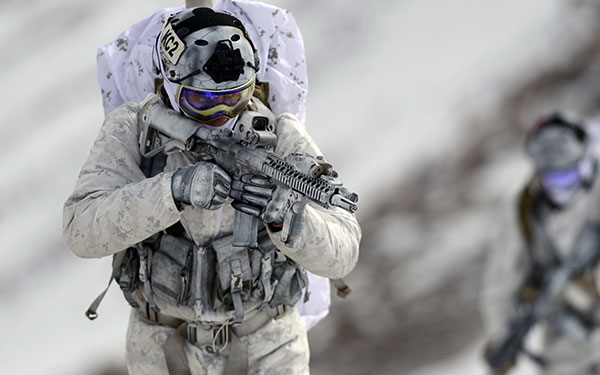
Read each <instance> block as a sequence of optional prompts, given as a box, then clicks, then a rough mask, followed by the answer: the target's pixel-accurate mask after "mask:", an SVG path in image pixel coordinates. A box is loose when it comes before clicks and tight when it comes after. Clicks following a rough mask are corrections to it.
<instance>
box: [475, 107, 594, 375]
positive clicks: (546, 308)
mask: <svg viewBox="0 0 600 375" xmlns="http://www.w3.org/2000/svg"><path fill="white" fill-rule="evenodd" d="M526 149H527V153H528V155H529V156H530V157H531V159H532V161H533V163H534V168H535V171H534V174H533V177H532V178H531V180H530V181H529V182H528V184H527V185H526V186H525V188H524V189H523V190H522V191H521V193H520V196H519V199H518V200H517V202H518V205H517V206H516V207H515V208H516V210H515V209H514V208H513V211H512V212H511V214H510V218H508V220H507V221H506V223H507V224H508V225H507V226H506V227H505V228H503V232H502V236H501V238H499V239H498V241H497V242H496V243H495V245H494V246H498V249H496V250H495V251H494V253H493V254H492V259H491V261H490V262H489V264H488V267H489V270H488V272H486V273H485V276H484V278H485V280H484V286H485V289H484V294H483V298H482V302H483V306H482V312H483V317H484V321H485V323H486V330H487V334H488V343H487V346H486V351H485V357H486V360H487V361H488V364H490V366H491V368H492V370H493V373H495V374H502V373H505V372H508V371H509V369H510V368H511V367H512V366H513V365H514V364H515V363H516V361H517V359H518V356H519V354H525V355H527V356H529V357H530V358H531V359H533V360H534V361H535V362H537V363H538V364H539V365H541V368H542V369H543V373H545V374H582V375H584V374H598V373H600V372H599V371H600V366H599V365H600V341H599V340H600V335H599V334H598V330H597V329H595V326H596V320H597V316H598V312H599V311H600V309H599V305H598V302H599V298H598V291H597V281H598V277H597V262H598V257H599V253H600V250H599V249H600V240H599V238H600V234H599V230H598V228H599V225H598V223H599V219H600V210H599V208H600V202H599V200H600V185H599V184H598V182H597V181H596V180H597V155H598V150H597V146H596V145H595V143H594V142H593V140H592V139H591V136H590V135H589V133H588V131H587V130H586V128H584V127H583V125H582V124H581V123H580V122H578V121H577V120H575V119H571V118H568V117H567V116H565V115H561V114H554V115H551V116H548V117H546V118H544V119H542V120H541V121H540V123H539V124H538V125H537V126H536V127H535V128H533V129H532V130H531V132H530V134H529V135H528V138H527V142H526ZM537 323H542V325H540V326H539V327H543V329H542V332H543V340H542V341H543V348H542V352H541V353H532V352H531V351H530V350H528V348H527V347H526V345H525V343H526V338H527V335H528V333H529V332H530V330H531V328H532V327H533V326H534V325H536V324H537Z"/></svg>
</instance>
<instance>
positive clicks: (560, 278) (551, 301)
mask: <svg viewBox="0 0 600 375" xmlns="http://www.w3.org/2000/svg"><path fill="white" fill-rule="evenodd" d="M599 260H600V225H599V224H588V225H586V226H585V227H584V228H583V230H582V231H581V232H580V233H579V236H578V238H577V241H576V242H575V248H574V252H573V253H572V255H571V256H570V257H569V258H567V259H566V260H565V261H563V262H562V263H560V264H559V265H557V266H556V267H555V268H554V269H552V270H551V271H549V272H548V273H547V275H546V277H544V279H543V282H542V284H541V287H540V289H539V291H538V293H537V296H536V298H535V299H534V300H533V301H531V302H529V303H527V304H523V305H521V306H520V307H519V309H518V314H517V316H516V318H515V319H513V320H512V321H511V322H510V324H509V327H508V328H509V329H508V331H507V333H506V334H505V335H504V336H503V337H502V339H501V340H499V341H497V342H496V343H495V344H494V345H491V346H490V347H488V348H487V349H486V351H485V353H484V356H485V360H486V361H487V363H488V365H489V367H490V369H491V372H492V374H494V375H499V374H505V373H506V372H508V371H509V370H510V368H511V367H512V366H513V365H514V364H515V363H516V360H517V357H518V355H519V354H520V353H521V352H523V353H524V354H525V355H527V356H528V357H530V358H531V359H532V360H533V361H534V362H536V363H537V364H539V365H540V366H544V365H545V363H546V361H545V359H544V358H543V357H542V356H540V355H537V354H535V353H532V352H530V351H529V350H527V348H525V346H524V341H525V338H526V337H527V334H528V333H529V331H530V330H531V328H532V327H533V326H534V325H535V324H536V323H537V322H539V321H544V320H549V319H551V318H553V317H557V316H559V315H560V314H561V313H563V311H562V310H563V309H564V307H563V306H562V304H561V303H560V302H559V300H560V299H561V298H562V297H563V294H564V291H565V289H566V287H567V286H569V284H570V282H571V280H572V279H573V277H576V276H578V275H581V274H582V273H583V272H585V271H586V270H589V269H590V268H592V267H594V266H595V265H596V264H597V263H598V261H599ZM578 323H579V322H578ZM579 324H581V323H579Z"/></svg>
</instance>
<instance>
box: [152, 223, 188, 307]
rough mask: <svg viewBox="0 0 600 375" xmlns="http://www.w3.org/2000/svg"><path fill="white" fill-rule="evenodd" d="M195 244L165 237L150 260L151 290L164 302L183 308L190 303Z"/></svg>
mask: <svg viewBox="0 0 600 375" xmlns="http://www.w3.org/2000/svg"><path fill="white" fill-rule="evenodd" d="M194 247H195V245H194V243H193V242H192V241H190V240H188V239H187V238H184V237H175V236H172V235H170V234H163V235H162V238H161V240H160V245H159V246H158V248H157V249H156V251H154V253H153V254H152V257H151V260H149V261H150V277H149V278H150V287H151V288H152V293H154V294H160V297H161V300H163V301H165V302H167V303H168V304H170V305H175V306H179V305H181V304H186V303H187V302H188V300H189V294H190V281H191V280H192V260H193V254H194Z"/></svg>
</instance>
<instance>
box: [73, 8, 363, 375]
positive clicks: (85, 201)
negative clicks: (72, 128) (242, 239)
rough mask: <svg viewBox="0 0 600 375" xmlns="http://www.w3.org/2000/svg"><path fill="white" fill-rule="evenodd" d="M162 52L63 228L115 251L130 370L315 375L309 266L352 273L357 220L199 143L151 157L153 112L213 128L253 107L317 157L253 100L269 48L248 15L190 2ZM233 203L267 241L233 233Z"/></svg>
mask: <svg viewBox="0 0 600 375" xmlns="http://www.w3.org/2000/svg"><path fill="white" fill-rule="evenodd" d="M155 48H156V49H155V53H154V58H155V65H156V66H157V70H158V71H159V72H160V74H161V76H162V78H163V82H164V83H163V85H162V86H161V87H159V90H158V94H150V95H148V97H147V98H146V99H145V100H144V101H143V102H142V103H139V104H136V103H125V104H123V105H121V106H119V107H118V108H116V109H115V110H113V111H112V112H111V113H110V114H109V115H108V116H107V118H106V120H105V122H104V124H103V126H102V129H101V131H100V134H99V136H98V138H97V140H96V142H95V143H94V145H93V147H92V150H91V152H90V155H89V157H88V159H87V161H86V162H85V164H84V166H83V168H82V170H81V173H80V175H79V177H78V180H77V184H76V186H75V189H74V192H73V193H72V195H71V196H70V197H69V199H68V200H67V202H66V203H65V207H64V235H65V238H66V240H67V242H68V243H69V245H70V247H71V248H72V250H73V252H74V253H75V254H77V255H78V256H81V257H85V258H94V257H104V256H109V255H113V254H115V256H114V260H113V276H115V278H116V279H117V281H118V282H119V285H120V287H121V289H122V290H123V292H124V295H125V297H126V299H127V301H128V302H129V303H130V304H131V305H132V306H133V307H134V309H132V313H131V315H130V321H129V329H128V332H127V367H128V370H129V372H130V373H132V374H165V373H170V374H186V373H187V374H190V373H191V374H206V373H208V374H222V373H225V374H245V373H252V374H255V373H274V374H306V373H308V372H309V369H308V362H309V351H308V344H307V340H306V328H305V326H304V324H303V322H302V320H301V319H300V317H299V314H298V311H297V309H296V308H295V307H294V305H295V304H296V302H297V301H298V300H299V299H300V297H301V295H302V289H303V288H304V287H305V286H306V283H307V278H306V273H305V271H304V268H306V269H308V270H310V271H312V272H314V273H316V274H319V275H322V276H324V277H330V278H339V277H342V276H344V275H346V274H347V273H349V272H350V271H351V270H352V269H353V267H354V266H355V264H356V261H357V258H358V244H359V241H360V227H359V226H358V223H357V221H356V218H355V216H354V214H352V213H350V212H348V211H346V210H344V209H341V208H338V207H332V208H324V207H321V206H318V205H314V204H312V203H309V202H307V201H306V200H304V199H302V200H300V201H297V200H295V198H294V197H295V194H294V193H293V192H292V190H291V189H289V188H286V187H285V186H283V185H277V186H275V185H273V184H272V183H271V182H270V181H269V180H268V179H266V178H264V177H263V176H258V175H249V174H246V175H242V176H241V177H239V178H236V179H232V176H231V175H230V174H229V172H226V171H225V170H224V169H222V168H221V167H220V166H218V165H217V164H216V163H215V160H214V159H212V156H213V155H214V154H212V153H210V151H211V148H210V147H208V148H203V147H202V144H198V145H197V146H198V147H194V148H193V149H189V150H187V149H186V151H179V152H171V153H168V154H166V155H165V154H158V155H157V156H161V155H162V157H153V158H151V159H148V158H145V157H143V155H142V151H141V150H143V149H145V147H146V146H148V143H146V140H147V139H145V138H144V136H142V133H143V132H144V131H145V129H146V130H147V128H145V125H147V123H152V122H153V121H154V120H155V118H154V117H156V119H160V118H165V117H169V116H171V117H170V118H172V119H173V121H172V123H177V124H182V123H185V124H188V123H190V122H192V123H193V124H195V125H194V127H197V128H198V129H200V128H204V129H206V130H211V131H212V130H213V129H232V127H233V126H234V125H235V124H236V121H238V119H239V118H240V117H243V115H244V114H246V111H247V110H252V111H255V112H259V113H260V114H261V115H263V116H264V117H263V118H271V119H273V120H272V121H273V122H274V125H275V132H276V135H277V144H276V147H275V152H276V153H277V154H279V155H281V156H285V155H289V154H292V153H296V152H300V153H305V154H309V155H312V156H313V157H320V156H321V153H320V151H319V149H318V147H317V146H316V144H315V143H314V141H313V140H312V139H311V138H310V136H309V135H308V134H307V133H306V131H305V130H304V129H303V127H302V126H301V124H300V123H299V121H298V120H297V118H296V117H295V116H293V115H291V114H282V115H279V116H277V117H275V116H274V115H273V114H272V112H271V111H270V110H269V109H268V108H267V107H266V106H265V105H263V104H262V103H261V102H260V101H259V100H258V99H256V98H253V97H252V95H253V91H254V87H255V84H256V74H257V72H258V70H259V67H258V65H259V57H258V54H257V49H256V48H255V46H254V44H253V43H252V40H251V39H250V37H249V36H248V33H247V31H246V29H245V27H244V25H243V24H242V22H241V21H240V20H239V19H237V18H235V17H234V16H232V15H229V14H226V13H221V12H214V11H213V10H211V9H209V8H193V9H187V10H185V11H182V12H180V13H177V14H174V15H173V16H172V17H170V18H169V20H168V22H167V23H166V25H165V27H164V30H163V31H162V33H161V34H160V36H159V38H158V39H157V40H156V45H155ZM167 107H170V108H171V109H172V110H175V111H177V112H179V113H178V114H177V113H175V114H174V112H173V111H170V112H169V110H168V108H167ZM172 116H177V118H174V117H172ZM182 130H183V129H182V128H170V129H167V131H166V133H169V134H177V133H178V132H180V131H182ZM238 130H239V129H238ZM164 135H165V134H162V135H161V136H164ZM319 160H320V159H319ZM230 196H231V197H232V198H233V201H232V200H231V199H230V198H229V197H230ZM307 203H308V204H307ZM236 212H243V213H245V214H247V215H252V216H253V217H257V218H258V219H260V221H261V224H260V225H259V226H258V228H256V229H255V234H256V236H257V239H258V241H257V243H258V246H257V247H253V246H248V247H239V246H237V245H235V244H234V243H233V241H234V235H235V233H234V218H235V217H236V216H238V215H237V214H236ZM236 222H237V220H236ZM236 228H237V227H236ZM284 234H285V235H284ZM93 313H94V308H92V309H91V310H90V314H93Z"/></svg>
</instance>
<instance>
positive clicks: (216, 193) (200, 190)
mask: <svg viewBox="0 0 600 375" xmlns="http://www.w3.org/2000/svg"><path fill="white" fill-rule="evenodd" d="M230 188H231V177H229V175H228V174H227V173H226V172H225V171H224V170H223V169H222V168H221V167H219V166H218V165H216V164H213V163H208V162H199V163H196V164H194V165H190V166H187V167H183V168H181V169H179V170H177V172H175V174H173V178H172V179H171V191H172V192H173V199H174V200H175V202H177V203H184V204H189V205H191V206H193V207H196V208H205V209H208V210H216V209H217V208H219V207H221V206H222V205H223V203H224V202H225V199H227V196H228V195H229V190H230Z"/></svg>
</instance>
